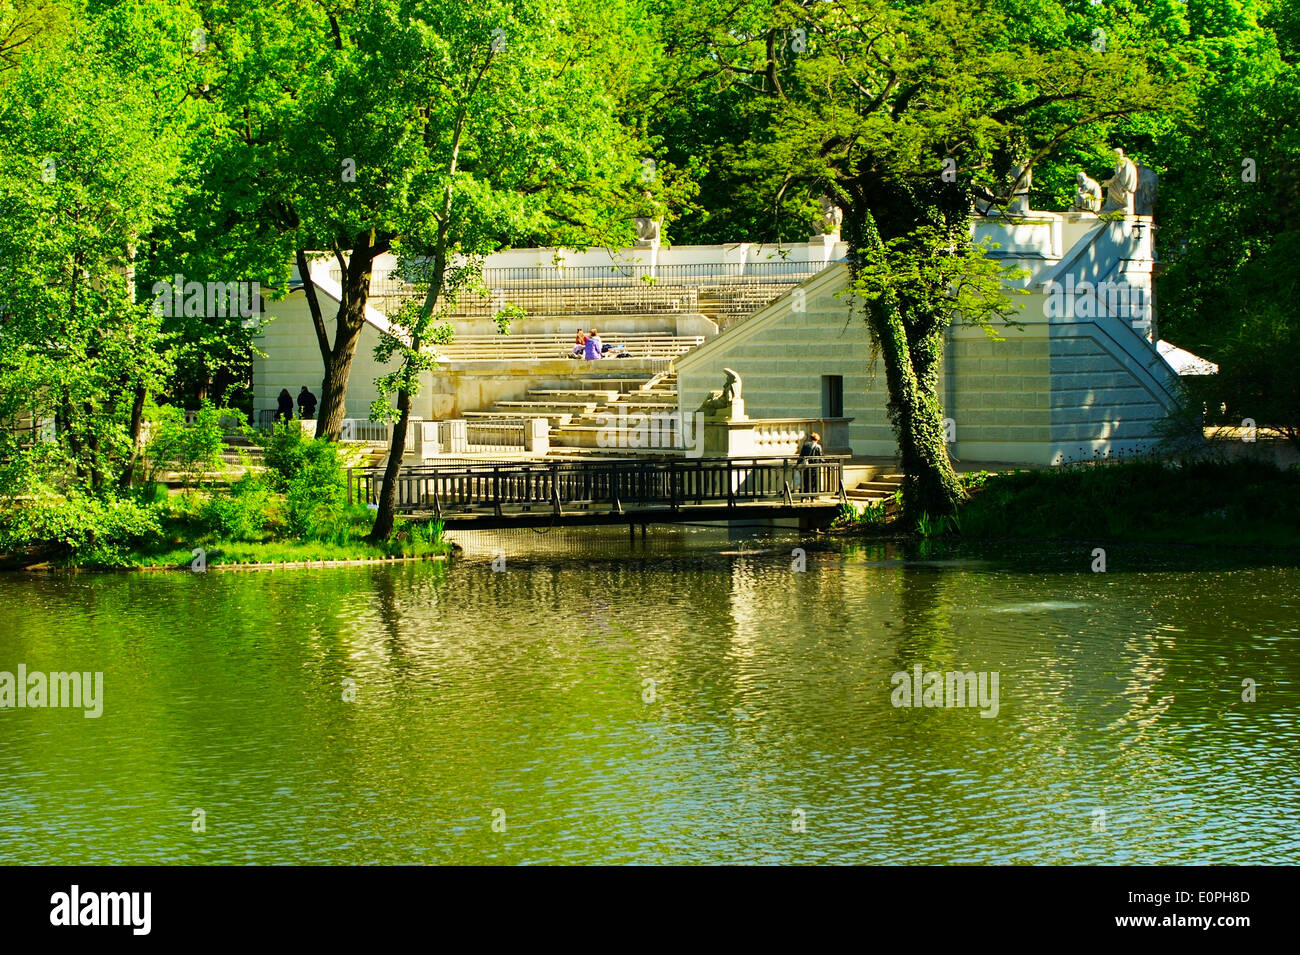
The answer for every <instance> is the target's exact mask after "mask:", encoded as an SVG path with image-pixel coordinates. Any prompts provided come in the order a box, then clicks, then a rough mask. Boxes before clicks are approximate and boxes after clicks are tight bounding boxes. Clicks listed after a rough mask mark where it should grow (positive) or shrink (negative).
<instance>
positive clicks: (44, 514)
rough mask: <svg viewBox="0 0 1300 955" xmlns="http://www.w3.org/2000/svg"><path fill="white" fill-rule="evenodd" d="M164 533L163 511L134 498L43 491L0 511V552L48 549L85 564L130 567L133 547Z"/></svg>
mask: <svg viewBox="0 0 1300 955" xmlns="http://www.w3.org/2000/svg"><path fill="white" fill-rule="evenodd" d="M161 534H162V529H161V527H160V526H159V523H158V509H157V508H156V507H150V506H148V505H146V504H142V503H141V502H140V501H138V500H136V499H134V498H131V497H120V498H119V497H106V498H98V497H92V496H90V495H83V494H70V495H67V496H62V495H55V494H50V493H38V494H36V495H34V496H33V497H32V498H30V499H27V500H23V501H10V502H6V503H5V504H4V505H3V509H0V551H2V552H12V551H21V550H25V549H27V548H29V547H36V548H42V549H46V548H48V549H50V550H53V551H54V555H55V556H56V557H59V558H66V559H69V560H72V561H74V562H76V563H77V564H80V565H84V566H98V567H121V566H127V565H128V564H130V563H131V561H130V560H129V553H130V551H131V549H132V548H134V547H137V546H139V545H141V544H145V543H151V542H153V541H156V540H157V539H159V537H160V536H161Z"/></svg>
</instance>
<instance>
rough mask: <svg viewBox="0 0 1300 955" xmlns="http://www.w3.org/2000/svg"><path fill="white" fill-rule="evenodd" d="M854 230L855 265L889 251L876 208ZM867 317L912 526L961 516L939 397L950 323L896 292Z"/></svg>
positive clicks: (961, 492) (960, 498)
mask: <svg viewBox="0 0 1300 955" xmlns="http://www.w3.org/2000/svg"><path fill="white" fill-rule="evenodd" d="M862 219H863V221H862V222H861V223H855V225H858V226H859V227H858V228H857V229H854V230H853V231H854V232H856V233H857V235H855V236H852V237H851V239H852V240H856V242H854V248H853V250H852V251H851V253H850V265H851V266H852V264H853V262H854V261H855V259H857V258H858V257H860V256H863V255H874V256H883V255H885V248H884V243H883V242H882V240H881V237H880V233H879V231H878V229H877V228H876V225H875V220H874V219H873V218H872V217H871V215H870V213H863V214H862ZM867 322H868V324H869V326H870V328H871V332H872V335H873V336H874V338H875V340H876V343H877V344H878V346H879V348H880V357H881V360H882V361H883V363H884V366H885V382H886V384H887V386H888V388H889V404H888V413H889V419H890V423H891V424H892V425H893V428H894V434H895V436H896V437H897V439H898V451H899V457H900V463H901V466H902V470H903V475H904V478H903V519H904V520H905V521H906V522H907V524H908V525H909V526H910V527H912V529H917V528H919V527H920V526H921V523H922V520H923V517H929V518H944V517H951V516H955V515H956V513H957V508H958V505H959V504H960V503H961V502H962V501H963V500H964V499H965V497H966V492H965V491H964V490H963V489H962V486H961V482H960V481H959V480H958V478H957V473H956V471H955V470H954V469H953V466H952V459H951V458H950V457H949V455H948V444H947V441H946V435H945V432H944V426H943V420H944V414H943V404H942V402H941V401H940V398H939V387H938V386H939V365H940V360H941V358H942V355H943V334H944V324H943V322H942V321H939V320H935V319H934V318H932V317H930V316H921V315H917V314H914V313H909V312H907V311H905V306H904V304H903V303H901V302H900V301H899V300H898V298H897V297H896V296H894V295H886V296H884V297H882V298H881V299H877V300H875V301H872V302H869V303H868V306H867Z"/></svg>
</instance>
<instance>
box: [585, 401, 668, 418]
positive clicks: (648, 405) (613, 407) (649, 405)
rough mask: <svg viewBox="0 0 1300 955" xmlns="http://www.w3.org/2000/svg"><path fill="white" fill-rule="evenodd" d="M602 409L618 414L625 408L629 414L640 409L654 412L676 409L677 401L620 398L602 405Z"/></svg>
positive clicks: (608, 412) (647, 412)
mask: <svg viewBox="0 0 1300 955" xmlns="http://www.w3.org/2000/svg"><path fill="white" fill-rule="evenodd" d="M600 410H601V411H604V412H606V413H607V414H618V413H619V412H620V411H624V410H626V411H627V413H628V414H633V413H635V412H638V411H641V412H645V413H646V414H649V413H650V412H654V411H658V412H666V411H676V410H677V402H675V401H637V400H635V399H632V400H619V401H611V402H609V403H608V404H605V405H601V408H600Z"/></svg>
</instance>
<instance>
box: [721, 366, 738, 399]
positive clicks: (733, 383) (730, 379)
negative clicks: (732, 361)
mask: <svg viewBox="0 0 1300 955" xmlns="http://www.w3.org/2000/svg"><path fill="white" fill-rule="evenodd" d="M722 370H723V371H724V372H726V374H727V383H726V385H725V386H724V387H723V394H724V396H725V397H726V399H727V404H734V403H735V402H737V401H738V400H740V387H741V381H740V373H739V372H737V371H736V370H735V369H733V368H724V369H722Z"/></svg>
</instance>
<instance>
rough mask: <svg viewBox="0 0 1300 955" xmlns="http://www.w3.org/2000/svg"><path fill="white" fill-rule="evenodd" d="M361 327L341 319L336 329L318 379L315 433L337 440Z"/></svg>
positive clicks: (319, 436) (341, 425) (341, 431)
mask: <svg viewBox="0 0 1300 955" xmlns="http://www.w3.org/2000/svg"><path fill="white" fill-rule="evenodd" d="M360 338H361V329H360V328H359V327H357V328H355V329H354V328H353V326H352V325H351V324H348V323H345V322H344V321H343V320H342V319H340V320H339V323H338V331H337V332H336V333H335V345H334V347H333V348H331V349H330V350H329V352H328V353H326V354H327V356H328V357H326V358H325V377H324V378H323V379H322V380H321V386H320V403H319V407H317V409H316V437H318V438H328V439H329V440H331V441H337V440H339V438H340V437H341V436H342V434H343V418H344V417H345V416H346V414H347V405H346V401H347V396H348V379H349V377H350V376H351V375H352V359H353V358H354V357H356V353H357V342H358V341H359V340H360Z"/></svg>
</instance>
